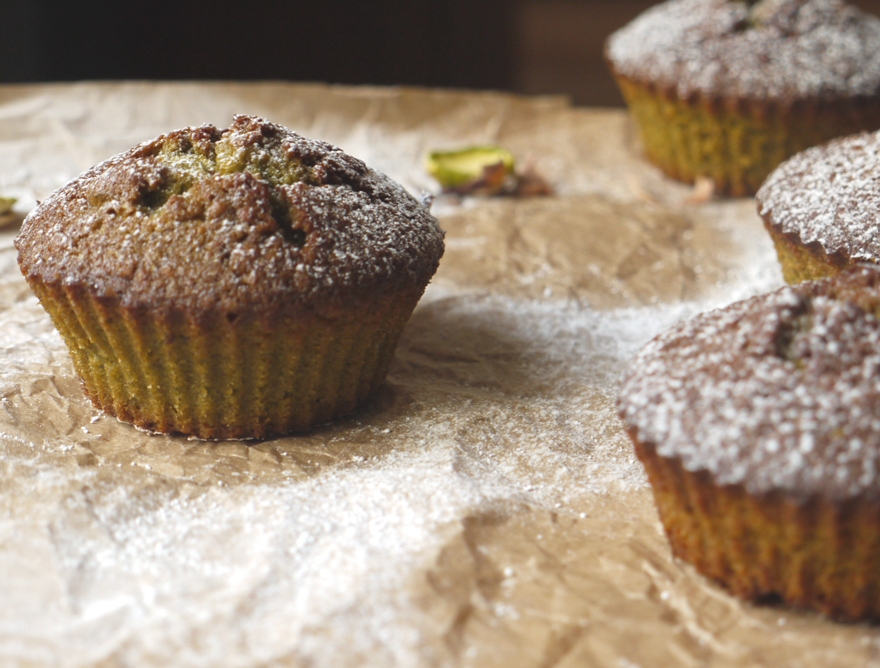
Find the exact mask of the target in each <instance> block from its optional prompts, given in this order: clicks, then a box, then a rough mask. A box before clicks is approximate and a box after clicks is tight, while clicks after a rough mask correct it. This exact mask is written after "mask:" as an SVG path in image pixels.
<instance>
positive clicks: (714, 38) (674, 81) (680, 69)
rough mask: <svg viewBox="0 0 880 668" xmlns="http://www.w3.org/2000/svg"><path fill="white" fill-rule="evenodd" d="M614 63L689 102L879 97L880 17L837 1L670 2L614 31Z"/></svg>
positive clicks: (608, 50)
mask: <svg viewBox="0 0 880 668" xmlns="http://www.w3.org/2000/svg"><path fill="white" fill-rule="evenodd" d="M606 56H607V58H608V60H609V62H610V63H611V65H612V67H613V69H614V70H615V71H616V72H617V73H619V74H622V75H623V76H626V77H629V78H631V79H634V80H637V81H640V82H643V83H652V84H656V85H658V86H661V87H666V88H671V89H674V90H675V91H676V93H677V95H678V96H679V97H682V98H687V97H689V96H691V95H694V94H699V95H704V96H705V95H708V96H710V97H711V96H717V95H719V94H723V95H724V97H725V98H728V99H729V98H746V99H752V100H754V99H758V100H760V99H767V100H770V99H772V100H780V99H783V100H784V99H791V100H794V99H803V98H828V97H831V98H834V97H840V96H847V97H848V96H874V95H877V94H878V93H880V19H878V18H876V17H874V16H871V15H869V14H865V13H863V12H861V11H859V10H858V9H856V8H854V7H851V6H848V5H846V4H844V3H843V2H840V1H839V0H762V1H761V2H757V3H752V2H729V1H727V0H669V1H668V2H665V3H663V4H660V5H657V6H655V7H652V8H651V9H649V10H648V11H646V12H644V13H643V14H642V15H641V16H639V17H638V18H636V19H635V20H634V21H632V22H631V23H630V24H628V25H627V26H625V27H623V28H622V29H620V30H619V31H617V32H616V33H614V34H613V35H612V36H611V37H610V38H609V40H608V44H607V47H606Z"/></svg>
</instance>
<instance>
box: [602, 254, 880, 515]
mask: <svg viewBox="0 0 880 668" xmlns="http://www.w3.org/2000/svg"><path fill="white" fill-rule="evenodd" d="M878 315H880V270H878V269H875V268H872V267H866V266H860V267H856V268H854V269H852V270H850V271H847V272H844V273H842V274H840V275H839V276H836V277H834V278H833V279H827V280H824V281H817V282H810V283H801V284H799V285H796V286H792V287H785V288H782V289H780V290H778V291H776V292H773V293H770V294H766V295H761V296H759V297H754V298H752V299H749V300H746V301H743V302H739V303H736V304H733V305H731V306H728V307H726V308H722V309H718V310H715V311H711V312H708V313H704V314H701V315H699V316H697V317H695V318H693V319H691V320H688V321H685V322H681V323H679V324H678V325H676V326H674V327H673V328H671V329H670V330H668V331H666V332H664V333H663V334H661V335H660V336H658V337H657V338H655V339H654V340H653V341H651V342H650V343H649V344H648V345H647V346H646V347H645V348H643V349H642V351H641V352H640V353H639V354H638V356H637V357H636V358H635V359H634V360H633V361H632V363H631V364H630V365H629V367H628V369H627V371H626V373H625V375H624V378H623V383H622V388H621V391H620V397H619V403H618V406H619V409H620V414H621V417H622V418H623V420H624V422H625V423H626V426H627V428H628V429H629V431H630V433H631V435H633V436H634V437H635V438H637V439H638V440H639V442H641V443H645V444H649V445H651V446H653V447H655V448H656V449H657V453H658V454H659V455H661V456H663V457H667V458H678V459H680V460H681V462H682V464H683V465H684V467H685V468H686V469H687V470H689V471H708V472H709V473H710V474H711V475H712V476H713V478H714V480H715V482H716V483H717V484H721V485H728V484H729V485H737V484H738V485H743V486H745V487H746V489H747V490H748V491H749V492H750V493H753V494H762V493H771V492H774V491H783V492H785V493H787V494H789V495H791V496H793V497H795V498H800V499H806V498H809V497H811V496H813V495H818V494H821V495H822V496H824V497H826V498H828V497H830V498H836V499H847V498H852V497H855V496H857V495H865V496H867V497H870V498H876V497H878V496H880V319H878Z"/></svg>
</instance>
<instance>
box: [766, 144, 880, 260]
mask: <svg viewBox="0 0 880 668" xmlns="http://www.w3.org/2000/svg"><path fill="white" fill-rule="evenodd" d="M878 176H880V133H862V134H859V135H854V136H852V137H847V138H844V139H838V140H835V141H833V142H831V143H829V144H826V145H824V146H817V147H814V148H811V149H809V150H807V151H804V152H803V153H800V154H798V155H796V156H794V157H792V158H791V159H789V160H788V161H787V162H784V163H783V164H782V165H780V166H779V167H778V168H777V169H776V171H774V172H773V173H772V174H771V175H770V176H769V177H768V179H767V181H765V183H764V185H763V186H762V187H761V189H760V190H759V191H758V194H757V199H758V204H759V207H758V208H759V212H760V214H761V216H763V217H764V219H765V221H767V223H768V224H770V225H772V226H773V227H774V228H775V229H776V230H777V231H779V232H781V233H783V234H788V235H793V236H794V237H796V238H798V239H800V241H801V243H803V244H819V245H820V246H821V247H822V248H823V249H824V250H825V252H826V253H828V254H829V255H831V254H832V253H842V254H844V255H845V256H847V257H848V258H851V259H853V260H867V261H872V262H877V261H878V259H880V227H878V225H877V220H878V211H880V178H878Z"/></svg>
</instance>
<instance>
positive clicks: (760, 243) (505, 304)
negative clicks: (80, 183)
mask: <svg viewBox="0 0 880 668" xmlns="http://www.w3.org/2000/svg"><path fill="white" fill-rule="evenodd" d="M241 112H246V113H257V114H262V115H265V116H266V117H268V118H270V119H272V120H274V121H277V122H280V123H283V124H286V125H288V126H290V127H292V128H294V129H296V130H298V131H300V132H303V133H305V134H308V135H311V136H315V137H320V138H322V139H326V140H328V141H331V142H333V143H336V144H338V145H340V146H342V147H343V148H344V149H346V150H348V151H349V152H351V153H353V154H354V155H357V156H359V157H361V158H363V159H364V160H366V161H367V162H368V163H369V164H371V165H373V166H375V167H376V168H378V169H380V170H383V171H385V172H386V173H388V174H389V175H390V176H392V177H393V178H396V179H398V180H400V181H401V182H402V183H404V184H405V185H406V186H407V187H408V188H409V189H410V190H411V191H413V192H418V191H420V190H423V189H424V190H432V189H434V185H433V184H432V183H431V181H430V179H429V178H428V177H427V176H426V175H425V174H424V172H423V170H422V168H421V158H422V156H423V154H424V153H425V152H426V151H427V150H429V149H439V148H446V147H454V146H461V145H467V144H474V143H485V142H497V143H501V144H503V145H505V146H507V147H509V148H510V149H511V150H512V151H513V152H514V153H515V154H516V155H517V156H519V158H520V160H521V161H531V163H532V164H534V166H535V167H536V168H537V170H538V171H539V172H540V173H542V174H543V175H544V176H545V177H546V178H547V179H548V180H549V181H550V182H551V183H552V184H553V185H554V186H555V187H556V189H557V195H556V196H554V197H549V198H538V199H531V200H501V199H495V200H476V199H466V200H463V201H454V200H449V199H445V198H440V199H438V200H437V202H436V203H435V211H436V213H437V214H438V216H439V217H440V218H441V222H442V224H443V226H444V227H445V229H446V230H447V231H448V235H447V251H446V256H445V257H444V259H443V262H442V264H441V267H440V271H439V273H438V275H437V277H436V279H435V281H434V283H433V284H432V285H431V286H430V288H429V289H428V292H427V293H426V295H425V298H424V299H423V301H422V303H421V304H420V306H419V307H418V309H417V310H416V312H415V314H414V315H413V318H412V321H411V322H410V324H409V326H408V328H407V330H406V332H405V334H404V336H403V340H402V342H401V345H400V348H399V350H398V353H397V357H396V360H395V363H394V365H393V367H392V369H391V373H390V376H389V379H388V382H387V383H386V385H385V387H384V389H383V390H382V392H381V393H380V395H379V396H377V397H376V399H375V401H374V402H373V403H372V404H371V405H370V406H369V407H368V408H367V409H366V410H364V411H363V412H362V413H361V414H359V415H357V416H354V417H351V418H348V419H344V420H341V421H340V422H339V423H337V424H334V425H332V426H328V427H324V428H321V429H318V430H317V431H316V432H314V433H312V434H310V435H308V436H301V437H291V438H283V439H278V440H272V441H265V442H260V443H255V444H251V445H246V444H243V443H238V442H225V443H203V442H198V441H190V440H187V439H185V438H176V437H175V438H172V437H166V436H150V435H147V434H144V433H141V432H138V431H136V430H134V429H133V428H131V427H129V426H127V425H124V424H121V423H118V422H117V421H116V420H114V419H112V418H108V417H107V416H104V415H101V414H100V413H98V412H97V411H95V410H94V409H93V408H92V407H91V406H90V405H89V404H87V403H86V401H85V400H84V399H83V396H82V394H81V392H80V389H79V385H78V382H77V381H76V379H75V378H74V377H73V374H72V370H71V365H70V362H69V359H68V356H67V353H66V352H65V350H64V348H63V345H62V343H61V339H60V338H59V336H58V335H57V334H56V333H55V331H54V330H53V329H52V326H51V324H50V322H49V319H48V317H47V316H46V315H45V314H44V313H43V311H42V310H41V309H40V307H39V306H38V304H37V303H36V300H35V299H34V298H33V297H32V296H31V295H30V293H29V291H28V289H27V287H26V285H25V284H24V281H23V280H22V279H21V277H20V276H19V274H18V271H17V267H16V263H15V251H14V249H13V246H12V239H13V237H14V234H15V230H6V231H4V232H2V233H0V349H2V352H0V470H2V486H0V508H2V511H0V574H2V575H0V603H2V604H0V664H2V665H48V666H61V667H68V666H71V667H72V666H96V665H100V666H167V665H181V666H203V665H211V666H257V665H270V664H271V665H287V666H333V667H344V666H541V667H545V668H546V667H549V666H585V665H589V666H594V665H595V666H615V667H618V668H632V667H634V666H642V667H644V668H647V667H648V666H673V665H674V666H739V665H772V666H774V667H776V666H801V665H823V666H862V665H880V632H878V630H877V629H876V628H874V627H870V626H864V625H861V626H846V625H839V624H835V623H831V622H828V621H826V620H824V619H822V618H820V617H818V616H815V615H813V614H810V613H802V612H795V611H791V610H788V609H784V608H779V607H756V606H752V605H749V604H744V603H741V602H739V601H737V600H735V599H733V598H731V597H730V596H728V595H727V594H726V593H725V592H724V591H723V590H721V589H719V588H718V587H716V586H715V585H713V584H711V583H709V582H707V581H706V580H704V579H703V578H702V577H700V576H699V575H697V574H696V573H695V572H694V571H693V570H692V569H691V568H690V567H689V566H687V565H684V564H681V563H678V562H676V561H674V560H673V559H672V558H671V556H670V553H669V548H668V546H667V543H666V540H665V538H664V536H663V534H662V531H661V529H660V527H659V524H658V519H657V515H656V512H655V510H654V505H653V501H652V498H651V494H650V490H649V489H648V488H647V486H646V480H645V476H644V474H643V472H642V470H641V467H640V465H639V464H638V462H637V461H636V460H635V459H634V457H633V454H632V451H631V449H630V446H629V444H628V442H627V440H626V438H625V436H624V434H623V433H622V431H621V428H620V425H619V423H618V421H617V418H616V417H615V412H614V398H615V391H616V378H617V376H618V374H619V372H620V370H621V367H622V365H623V363H624V362H625V361H626V360H627V359H628V358H629V357H630V356H631V355H632V354H633V353H634V352H635V351H636V350H637V349H638V347H639V346H641V345H642V344H643V343H644V342H645V341H646V340H647V339H648V338H650V337H651V336H652V335H653V334H655V333H656V332H658V331H659V330H661V329H662V328H664V327H666V326H667V325H669V324H670V323H671V322H673V321H675V320H677V319H679V318H682V317H685V316H687V315H689V314H692V313H695V312H698V311H701V310H704V309H707V308H710V307H713V306H716V305H720V304H724V303H727V302H730V301H732V300H734V299H738V298H741V297H744V296H747V295H749V294H753V293H755V292H760V291H764V290H768V289H770V288H773V287H775V286H776V285H778V284H779V283H780V277H779V273H778V270H777V268H776V265H775V261H774V258H773V253H772V249H771V247H770V243H769V241H768V240H767V238H766V236H765V234H764V232H763V230H762V229H761V226H760V222H759V220H758V218H757V216H756V214H755V212H754V204H753V202H752V201H751V200H738V201H725V202H717V201H715V202H708V203H704V204H695V203H689V200H690V199H693V198H690V197H689V195H690V190H689V189H688V188H687V187H685V186H682V185H677V184H672V183H670V182H668V181H666V180H664V179H663V178H662V177H661V176H660V175H659V174H658V173H657V172H656V171H655V170H653V168H651V167H650V166H648V165H646V164H645V163H644V162H642V160H641V159H640V158H639V154H638V148H637V146H636V144H635V140H634V138H633V134H632V129H631V126H630V124H629V122H628V120H627V117H626V115H625V114H624V113H623V112H619V111H593V110H585V109H573V108H570V107H569V106H568V105H567V104H566V103H565V102H564V101H563V100H561V99H548V98H545V99H518V98H513V97H507V96H503V95H495V94H465V93H455V92H431V91H412V90H376V89H340V88H329V87H324V86H300V85H286V84H256V85H236V84H211V85H198V84H177V85H150V84H113V85H95V84H81V85H65V86H34V87H5V88H0V195H6V196H14V197H17V198H19V203H18V205H17V206H18V207H19V210H20V211H21V212H24V211H26V210H27V208H28V207H29V206H32V205H33V202H34V201H35V199H39V198H41V197H44V196H46V195H47V194H48V193H49V192H50V191H52V190H53V189H55V188H56V187H58V186H60V185H62V184H63V183H64V182H65V181H67V180H68V179H70V178H72V177H74V176H76V175H77V174H78V173H79V172H80V171H82V170H84V169H86V168H87V167H89V166H91V165H92V164H93V163H95V162H98V161H100V160H102V159H104V158H106V157H109V156H110V155H112V154H114V153H116V152H118V151H121V150H124V149H126V148H128V147H130V146H131V145H134V144H135V143H137V142H139V141H142V140H144V139H148V138H151V137H153V136H154V135H156V134H158V133H160V132H163V131H166V130H170V129H173V128H176V127H179V126H183V125H188V124H198V123H203V122H213V123H215V124H219V125H221V126H223V125H225V124H226V123H228V122H229V120H230V118H231V116H232V114H234V113H241Z"/></svg>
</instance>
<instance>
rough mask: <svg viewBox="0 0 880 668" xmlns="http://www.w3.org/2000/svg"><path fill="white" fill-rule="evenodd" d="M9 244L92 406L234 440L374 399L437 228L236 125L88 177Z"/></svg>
mask: <svg viewBox="0 0 880 668" xmlns="http://www.w3.org/2000/svg"><path fill="white" fill-rule="evenodd" d="M15 244H16V247H17V249H18V253H19V255H18V261H19V265H20V267H21V271H22V273H23V274H24V276H25V278H26V279H27V281H28V283H29V284H30V286H31V288H32V290H33V291H34V293H35V294H36V295H37V297H38V298H39V300H40V303H41V304H42V305H43V307H44V308H45V309H46V311H47V312H48V313H49V315H50V316H51V318H52V321H53V322H54V324H55V326H56V327H57V328H58V331H59V332H60V333H61V336H62V338H63V339H64V341H65V343H66V344H67V346H68V348H69V350H70V354H71V357H72V360H73V365H74V367H75V369H76V372H77V374H78V375H79V377H80V378H81V380H82V385H83V388H84V390H85V394H86V395H87V396H88V398H89V399H90V400H91V401H92V403H93V404H94V405H95V406H96V407H98V408H100V409H101V410H103V411H105V412H107V413H109V414H111V415H115V416H116V417H118V418H119V419H121V420H124V421H126V422H131V423H132V424H134V425H136V426H138V427H141V428H144V429H147V430H150V431H156V432H165V433H172V432H179V433H182V434H190V435H194V436H197V437H199V438H203V439H227V438H235V439H244V438H263V437H267V436H271V435H278V434H285V433H288V432H293V431H303V430H308V429H311V428H312V427H314V426H315V425H318V424H321V423H323V422H327V421H329V420H332V419H333V418H335V417H337V416H340V415H344V414H347V413H350V412H352V411H354V410H355V408H356V407H357V406H358V405H359V404H361V403H362V402H363V401H364V400H365V399H366V398H367V396H368V395H369V394H370V393H371V392H373V391H374V390H375V389H376V388H377V386H378V385H379V384H380V383H381V382H382V380H383V379H384V377H385V374H386V372H387V369H388V366H389V364H390V362H391V359H392V356H393V353H394V348H395V345H396V343H397V340H398V337H399V336H400V333H401V331H402V329H403V327H404V325H405V323H406V321H407V319H408V318H409V316H410V314H411V312H412V310H413V309H414V308H415V305H416V303H417V301H418V300H419V298H420V296H421V294H422V292H423V291H424V289H425V286H426V285H427V283H428V281H429V280H430V278H431V276H432V275H433V274H434V272H435V270H436V269H437V265H438V262H439V260H440V257H441V255H442V254H443V232H442V231H441V230H440V227H439V225H438V223H437V221H436V220H435V219H434V218H433V217H432V216H431V214H430V213H429V212H428V210H427V209H426V207H425V206H423V205H422V204H420V203H419V202H418V201H416V200H415V199H414V198H413V197H411V196H410V195H409V194H407V192H406V191H405V190H404V189H403V188H402V187H401V186H399V185H397V184H396V183H394V182H393V181H391V180H390V179H388V178H387V177H385V176H383V175H382V174H379V173H377V172H375V171H373V170H372V169H370V168H368V167H367V166H366V165H364V163H363V162H361V161H360V160H357V159H356V158H353V157H351V156H348V155H346V154H345V153H343V152H342V151H341V150H339V149H338V148H335V147H333V146H331V145H329V144H326V143H323V142H320V141H315V140H312V139H307V138H305V137H302V136H300V135H298V134H296V133H294V132H291V131H290V130H287V129H285V128H283V127H281V126H278V125H274V124H272V123H269V122H267V121H265V120H262V119H259V118H253V117H249V116H236V117H235V119H234V121H233V123H232V126H231V127H230V128H229V129H227V130H218V129H217V128H215V127H213V126H210V125H205V126H201V127H191V128H184V129H182V130H178V131H176V132H171V133H169V134H165V135H162V136H160V137H158V138H156V139H154V140H152V141H149V142H146V143H143V144H141V145H140V146H137V147H135V148H133V149H131V150H130V151H128V152H126V153H123V154H120V155H118V156H116V157H114V158H111V159H110V160H108V161H107V162H104V163H102V164H100V165H97V166H96V167H94V168H92V169H90V170H89V171H87V172H86V173H85V174H83V175H82V176H80V177H79V178H77V179H76V180H74V181H72V182H71V183H69V184H68V185H66V186H64V187H63V188H61V189H60V190H58V191H57V192H55V193H54V194H53V195H52V196H51V197H49V198H48V199H47V200H45V201H44V202H42V203H41V204H40V205H39V206H38V207H37V208H36V209H35V210H34V211H33V212H32V213H31V214H30V215H29V216H28V217H27V219H26V220H25V222H24V224H23V226H22V230H21V234H20V235H19V236H18V238H17V239H16V242H15Z"/></svg>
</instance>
